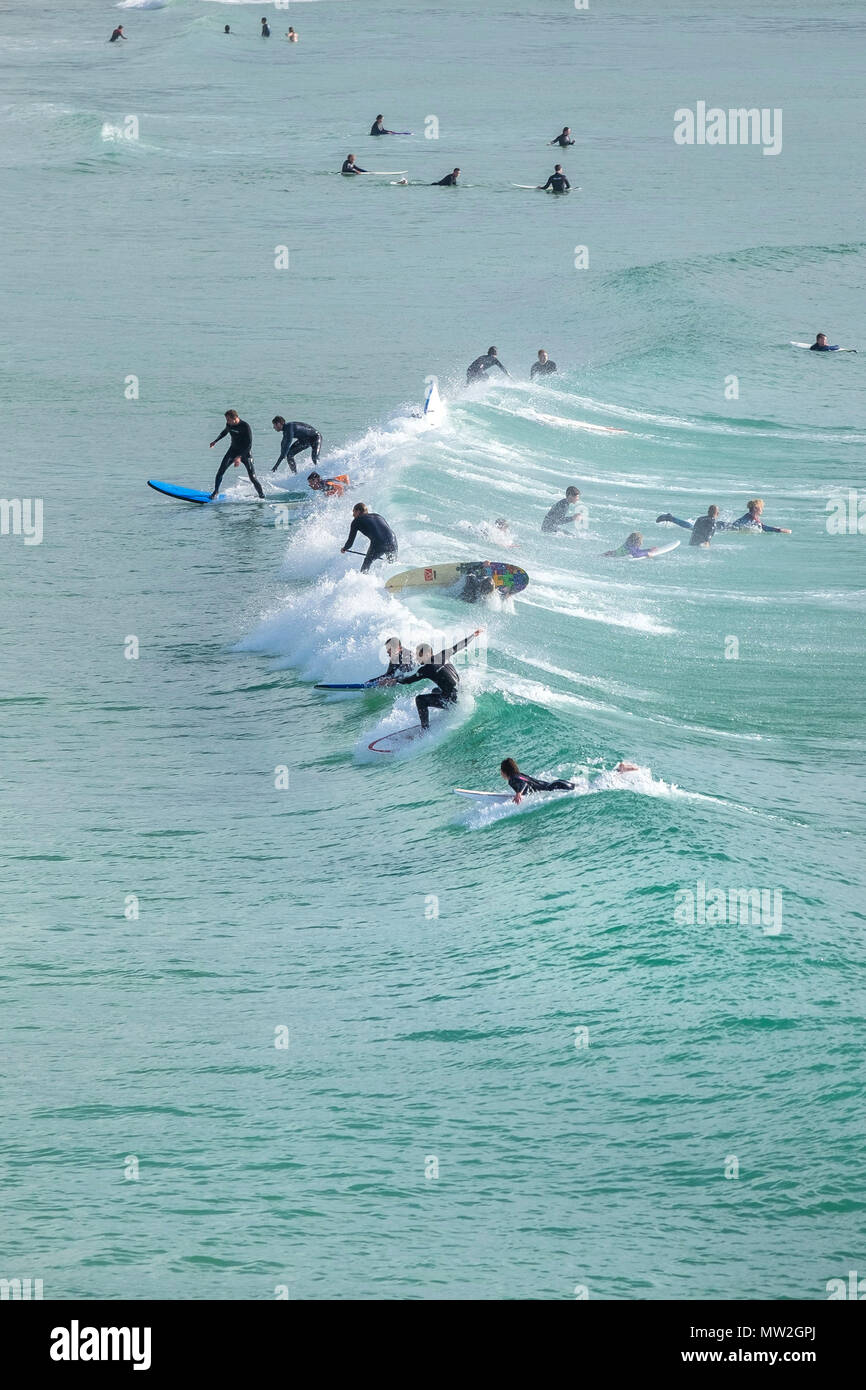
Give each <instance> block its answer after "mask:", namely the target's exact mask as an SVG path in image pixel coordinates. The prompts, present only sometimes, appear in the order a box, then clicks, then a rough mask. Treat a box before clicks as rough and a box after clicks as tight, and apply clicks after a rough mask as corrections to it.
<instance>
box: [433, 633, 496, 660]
mask: <svg viewBox="0 0 866 1390" xmlns="http://www.w3.org/2000/svg"><path fill="white" fill-rule="evenodd" d="M483 631H484V629H483V628H482V627H478V628H476V629H475V631H474V632H473V633H471V634H470V636H469V637H463V638H461V640H460V641H459V642H455V643H454V646H453V647H445V648H444V650H443V651H441V652H439V654H438V656H434V658H433V665H434V666H444V665H445V662H446V661H450V660H451V658H452V656H456V654H457V652H462V651H463V649H464V647H468V646H469V643H470V642H474V641H475V638H476V637H480V636H481V634H482V632H483Z"/></svg>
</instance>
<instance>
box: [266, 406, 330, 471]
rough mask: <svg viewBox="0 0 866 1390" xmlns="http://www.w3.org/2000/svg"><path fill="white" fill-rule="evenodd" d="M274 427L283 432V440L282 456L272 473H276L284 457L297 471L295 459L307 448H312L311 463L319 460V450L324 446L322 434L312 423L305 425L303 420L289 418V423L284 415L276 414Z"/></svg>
mask: <svg viewBox="0 0 866 1390" xmlns="http://www.w3.org/2000/svg"><path fill="white" fill-rule="evenodd" d="M271 424H272V425H273V427H274V429H275V430H276V431H277V433H278V434H279V433H280V432H282V436H283V442H282V444H281V445H280V457H279V458H278V459H277V461H276V463H275V464H274V466H273V468H272V469H271V472H272V473H276V471H277V469H278V468H279V466H280V464H281V463H282V461H283V459H285V460H286V463H287V464H288V465H289V468H290V469H291V470H292V472H293V473H297V471H298V470H297V468H296V466H295V459H296V457H297V455H298V454H302V453H304V451H305V450H306V449H311V450H312V458H311V460H310V462H311V463H318V462H319V450H320V449H321V447H322V436H321V435H320V434H319V431H318V430H317V429H314V428H313V426H312V425H305V424H304V423H303V422H302V421H301V420H289V421H288V423H287V422H286V420H285V419H284V418H283V416H282V415H275V416H274V418H273V420H272V421H271Z"/></svg>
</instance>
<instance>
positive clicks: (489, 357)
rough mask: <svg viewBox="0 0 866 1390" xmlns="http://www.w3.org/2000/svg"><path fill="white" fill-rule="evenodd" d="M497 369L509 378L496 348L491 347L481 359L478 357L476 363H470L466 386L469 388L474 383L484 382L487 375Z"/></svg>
mask: <svg viewBox="0 0 866 1390" xmlns="http://www.w3.org/2000/svg"><path fill="white" fill-rule="evenodd" d="M494 367H496V368H497V369H498V370H499V371H500V372H502V374H503V376H508V372H507V371H506V370H505V368H504V367H503V365H502V363H501V362H500V360H499V356H498V354H497V351H496V348H495V347H489V348H488V349H487V351H486V352H485V353H482V355H481V356H480V357H476V359H475V361H474V362H470V363H469V366H468V367H467V368H466V385H467V386H469V385H470V384H471V383H472V382H473V381H484V379H485V377H486V376H487V373H488V372H489V371H492V369H493V368H494Z"/></svg>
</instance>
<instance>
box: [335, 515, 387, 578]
mask: <svg viewBox="0 0 866 1390" xmlns="http://www.w3.org/2000/svg"><path fill="white" fill-rule="evenodd" d="M359 531H360V533H361V535H362V536H366V537H367V539H368V541H369V542H370V548H369V550H368V551H367V554H366V555H365V556H364V563H363V565H362V566H361V573H362V574H366V573H367V571H368V570H369V568H370V566H371V565H372V564H373V562H374V561H375V560H389V561H392V560H396V558H397V537H396V536H395V535H394V532H393V531H392V530H391V527H390V526H389V525H388V523H387V521H386V520H385V518H384V517H382V516H379V513H378V512H371V511H370V509H369V507H368V506H367V503H366V502H356V503H355V505H354V507H353V508H352V525H351V526H350V527H349V537H348V540H347V541H346V544H345V545H344V546H343V548H342V550H341V551H340V554H341V555H345V553H346V551H347V550H351V548H352V542H353V541H354V539H355V537H356V536H357V534H358V532H359Z"/></svg>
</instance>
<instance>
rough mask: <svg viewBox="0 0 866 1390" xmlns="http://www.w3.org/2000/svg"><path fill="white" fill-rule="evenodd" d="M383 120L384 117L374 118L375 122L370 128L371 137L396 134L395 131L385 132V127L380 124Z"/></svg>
mask: <svg viewBox="0 0 866 1390" xmlns="http://www.w3.org/2000/svg"><path fill="white" fill-rule="evenodd" d="M384 119H385V117H384V116H377V117H376V119H375V121H374V122H373V124H372V125H371V126H370V134H371V135H396V134H397V131H396V130H386V129H385V127H384V126H383V124H382V122H383V121H384Z"/></svg>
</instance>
